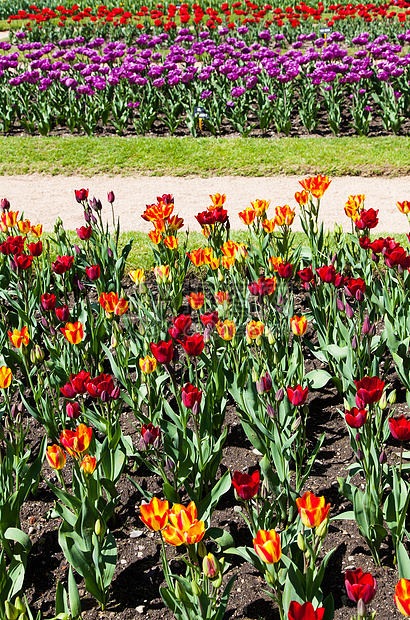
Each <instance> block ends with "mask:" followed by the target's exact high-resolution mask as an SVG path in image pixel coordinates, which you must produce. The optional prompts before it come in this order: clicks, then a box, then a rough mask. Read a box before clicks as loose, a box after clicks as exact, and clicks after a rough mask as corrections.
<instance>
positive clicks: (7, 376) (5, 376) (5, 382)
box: [0, 366, 13, 390]
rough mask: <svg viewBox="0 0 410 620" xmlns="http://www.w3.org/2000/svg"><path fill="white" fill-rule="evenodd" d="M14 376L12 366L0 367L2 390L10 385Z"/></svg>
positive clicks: (0, 385) (0, 386)
mask: <svg viewBox="0 0 410 620" xmlns="http://www.w3.org/2000/svg"><path fill="white" fill-rule="evenodd" d="M12 378H13V375H12V372H11V370H10V368H7V366H1V367H0V388H1V389H2V390H5V389H6V388H8V387H9V385H10V383H11V380H12Z"/></svg>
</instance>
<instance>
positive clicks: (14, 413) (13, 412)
mask: <svg viewBox="0 0 410 620" xmlns="http://www.w3.org/2000/svg"><path fill="white" fill-rule="evenodd" d="M10 413H11V417H12V418H15V417H16V415H17V413H18V409H17V405H12V406H11V409H10Z"/></svg>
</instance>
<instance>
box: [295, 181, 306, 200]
mask: <svg viewBox="0 0 410 620" xmlns="http://www.w3.org/2000/svg"><path fill="white" fill-rule="evenodd" d="M299 182H300V181H299ZM295 200H296V202H297V203H298V205H299V206H305V205H306V204H307V203H308V202H309V192H307V191H306V190H305V189H302V191H301V192H295Z"/></svg>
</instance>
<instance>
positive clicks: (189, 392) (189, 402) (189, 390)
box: [181, 383, 202, 409]
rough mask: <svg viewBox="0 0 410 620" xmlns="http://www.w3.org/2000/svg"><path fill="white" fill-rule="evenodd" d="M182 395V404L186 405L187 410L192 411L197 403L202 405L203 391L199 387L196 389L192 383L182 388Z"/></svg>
mask: <svg viewBox="0 0 410 620" xmlns="http://www.w3.org/2000/svg"><path fill="white" fill-rule="evenodd" d="M181 393H182V402H183V403H184V405H185V407H186V408H187V409H192V407H193V406H194V405H195V403H198V405H199V404H200V403H201V400H202V390H198V388H197V387H194V386H193V385H191V384H190V383H186V384H185V385H184V386H183V387H182V388H181Z"/></svg>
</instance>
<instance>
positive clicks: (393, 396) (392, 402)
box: [387, 390, 397, 405]
mask: <svg viewBox="0 0 410 620" xmlns="http://www.w3.org/2000/svg"><path fill="white" fill-rule="evenodd" d="M396 399H397V394H396V390H392V391H391V392H390V394H389V398H388V399H387V400H388V402H389V404H390V405H395V404H396Z"/></svg>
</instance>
